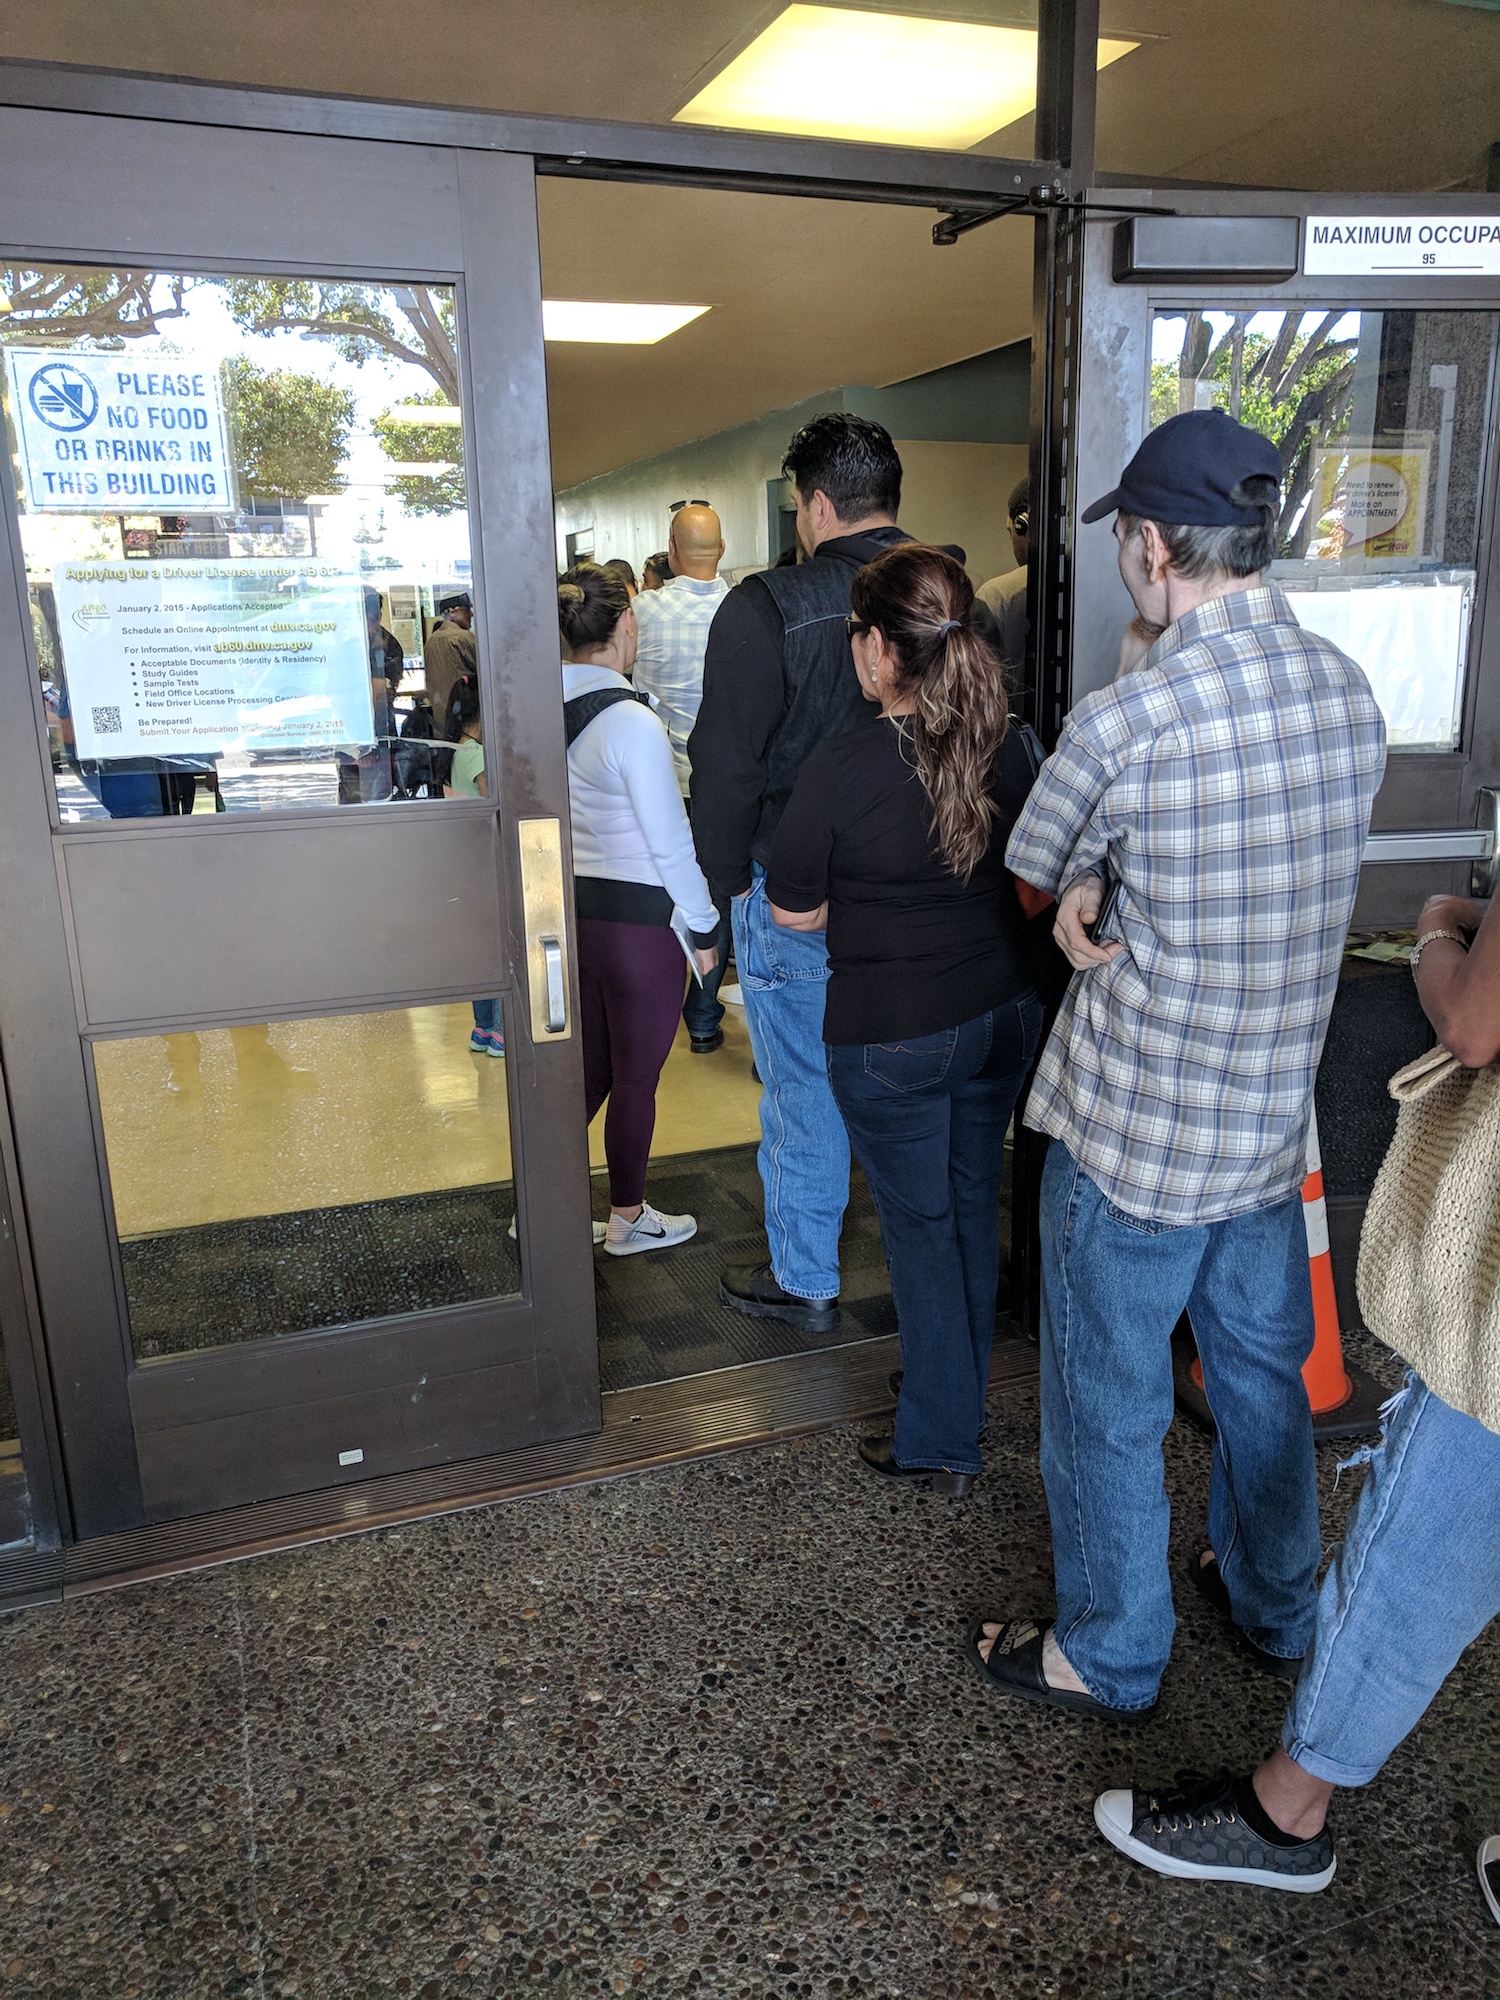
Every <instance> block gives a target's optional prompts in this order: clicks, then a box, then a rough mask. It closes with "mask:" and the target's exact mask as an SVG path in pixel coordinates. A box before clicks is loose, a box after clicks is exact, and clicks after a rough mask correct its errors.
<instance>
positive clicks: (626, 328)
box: [542, 299, 708, 347]
mask: <svg viewBox="0 0 1500 2000" xmlns="http://www.w3.org/2000/svg"><path fill="white" fill-rule="evenodd" d="M707 311H708V307H707V306H642V305H610V304H606V303H605V302H604V301H602V300H597V299H543V300H542V333H543V335H544V336H545V337H546V339H548V340H601V341H611V342H618V343H619V344H620V345H622V346H630V347H650V346H651V345H653V343H654V342H656V341H658V340H664V339H665V338H666V336H667V335H668V334H669V333H676V331H677V329H678V328H679V327H682V326H686V325H687V324H688V322H689V321H690V320H695V319H701V317H702V316H703V314H704V313H706V312H707Z"/></svg>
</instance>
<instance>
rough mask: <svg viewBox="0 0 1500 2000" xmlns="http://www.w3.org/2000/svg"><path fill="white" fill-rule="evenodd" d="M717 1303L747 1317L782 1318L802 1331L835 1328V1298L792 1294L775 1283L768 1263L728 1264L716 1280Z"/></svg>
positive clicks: (836, 1318)
mask: <svg viewBox="0 0 1500 2000" xmlns="http://www.w3.org/2000/svg"><path fill="white" fill-rule="evenodd" d="M719 1303H720V1304H721V1305H726V1306H732V1307H733V1308H734V1310H735V1311H736V1312H739V1313H744V1314H745V1316H746V1317H747V1318H748V1319H784V1320H785V1321H786V1323H787V1325H788V1326H795V1327H798V1328H800V1329H801V1331H802V1332H803V1333H834V1332H836V1331H837V1329H838V1323H839V1302H838V1300H837V1299H836V1298H832V1299H799V1298H795V1297H794V1296H793V1295H792V1293H790V1292H784V1291H783V1290H782V1289H781V1287H780V1285H778V1284H777V1282H776V1280H775V1278H774V1277H773V1276H772V1275H771V1267H770V1265H769V1264H731V1265H730V1267H729V1269H728V1270H727V1271H726V1272H725V1273H724V1275H723V1277H722V1278H720V1280H719Z"/></svg>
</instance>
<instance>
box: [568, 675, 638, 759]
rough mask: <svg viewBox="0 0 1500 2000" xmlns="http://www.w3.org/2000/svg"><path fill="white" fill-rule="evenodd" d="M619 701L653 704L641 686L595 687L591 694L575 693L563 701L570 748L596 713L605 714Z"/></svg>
mask: <svg viewBox="0 0 1500 2000" xmlns="http://www.w3.org/2000/svg"><path fill="white" fill-rule="evenodd" d="M617 701H639V702H644V704H645V705H646V707H647V708H649V707H650V706H651V697H650V696H649V695H646V694H642V693H641V691H640V689H639V688H630V687H617V688H594V689H593V690H592V692H590V693H589V694H575V695H574V697H573V699H572V700H571V701H565V702H564V703H563V730H564V733H565V734H566V736H567V739H568V748H569V749H570V750H571V749H572V747H573V745H574V744H575V743H576V742H577V741H578V739H579V737H580V736H582V734H583V732H584V730H585V729H587V728H588V726H589V724H590V723H591V722H592V721H593V720H594V717H595V716H596V715H603V713H604V711H605V709H607V708H613V707H614V705H615V703H616V702H617Z"/></svg>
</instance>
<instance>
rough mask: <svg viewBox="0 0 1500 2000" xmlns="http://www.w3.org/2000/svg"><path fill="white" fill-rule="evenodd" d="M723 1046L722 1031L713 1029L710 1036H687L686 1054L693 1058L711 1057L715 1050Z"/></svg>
mask: <svg viewBox="0 0 1500 2000" xmlns="http://www.w3.org/2000/svg"><path fill="white" fill-rule="evenodd" d="M723 1046H724V1030H723V1029H722V1028H715V1029H714V1031H713V1033H712V1034H711V1035H689V1036H688V1052H689V1054H691V1055H695V1056H711V1055H712V1054H713V1052H714V1050H715V1049H722V1048H723Z"/></svg>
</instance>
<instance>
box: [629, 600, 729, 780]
mask: <svg viewBox="0 0 1500 2000" xmlns="http://www.w3.org/2000/svg"><path fill="white" fill-rule="evenodd" d="M728 595H729V585H728V584H727V583H726V582H725V581H724V579H723V578H722V577H720V576H715V577H710V578H708V579H707V581H704V580H703V579H702V578H699V577H696V576H674V577H673V578H672V580H671V582H670V583H664V584H663V585H662V587H661V589H660V590H643V591H641V592H640V594H639V595H638V596H637V598H636V600H635V616H636V624H637V625H638V627H639V629H640V642H639V649H638V651H637V653H636V659H635V684H636V686H637V687H639V688H644V689H645V690H646V692H647V694H653V695H655V697H656V700H657V704H658V707H659V709H660V712H661V719H662V721H663V722H664V723H665V724H666V725H667V734H668V736H670V737H671V739H672V761H673V763H674V764H675V765H676V767H677V782H678V784H679V785H680V787H681V788H682V795H683V797H684V798H686V797H687V792H688V780H689V778H690V776H691V775H692V766H691V765H690V764H689V762H688V754H687V740H688V738H689V736H691V735H692V733H693V724H694V723H695V722H696V721H697V720H698V706H699V703H700V702H701V701H702V700H703V656H704V654H705V653H706V652H707V650H708V628H709V626H710V625H712V624H713V622H714V613H715V612H716V611H717V610H718V608H719V606H720V605H721V604H722V603H723V602H724V599H725V598H726V597H727V596H728Z"/></svg>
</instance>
